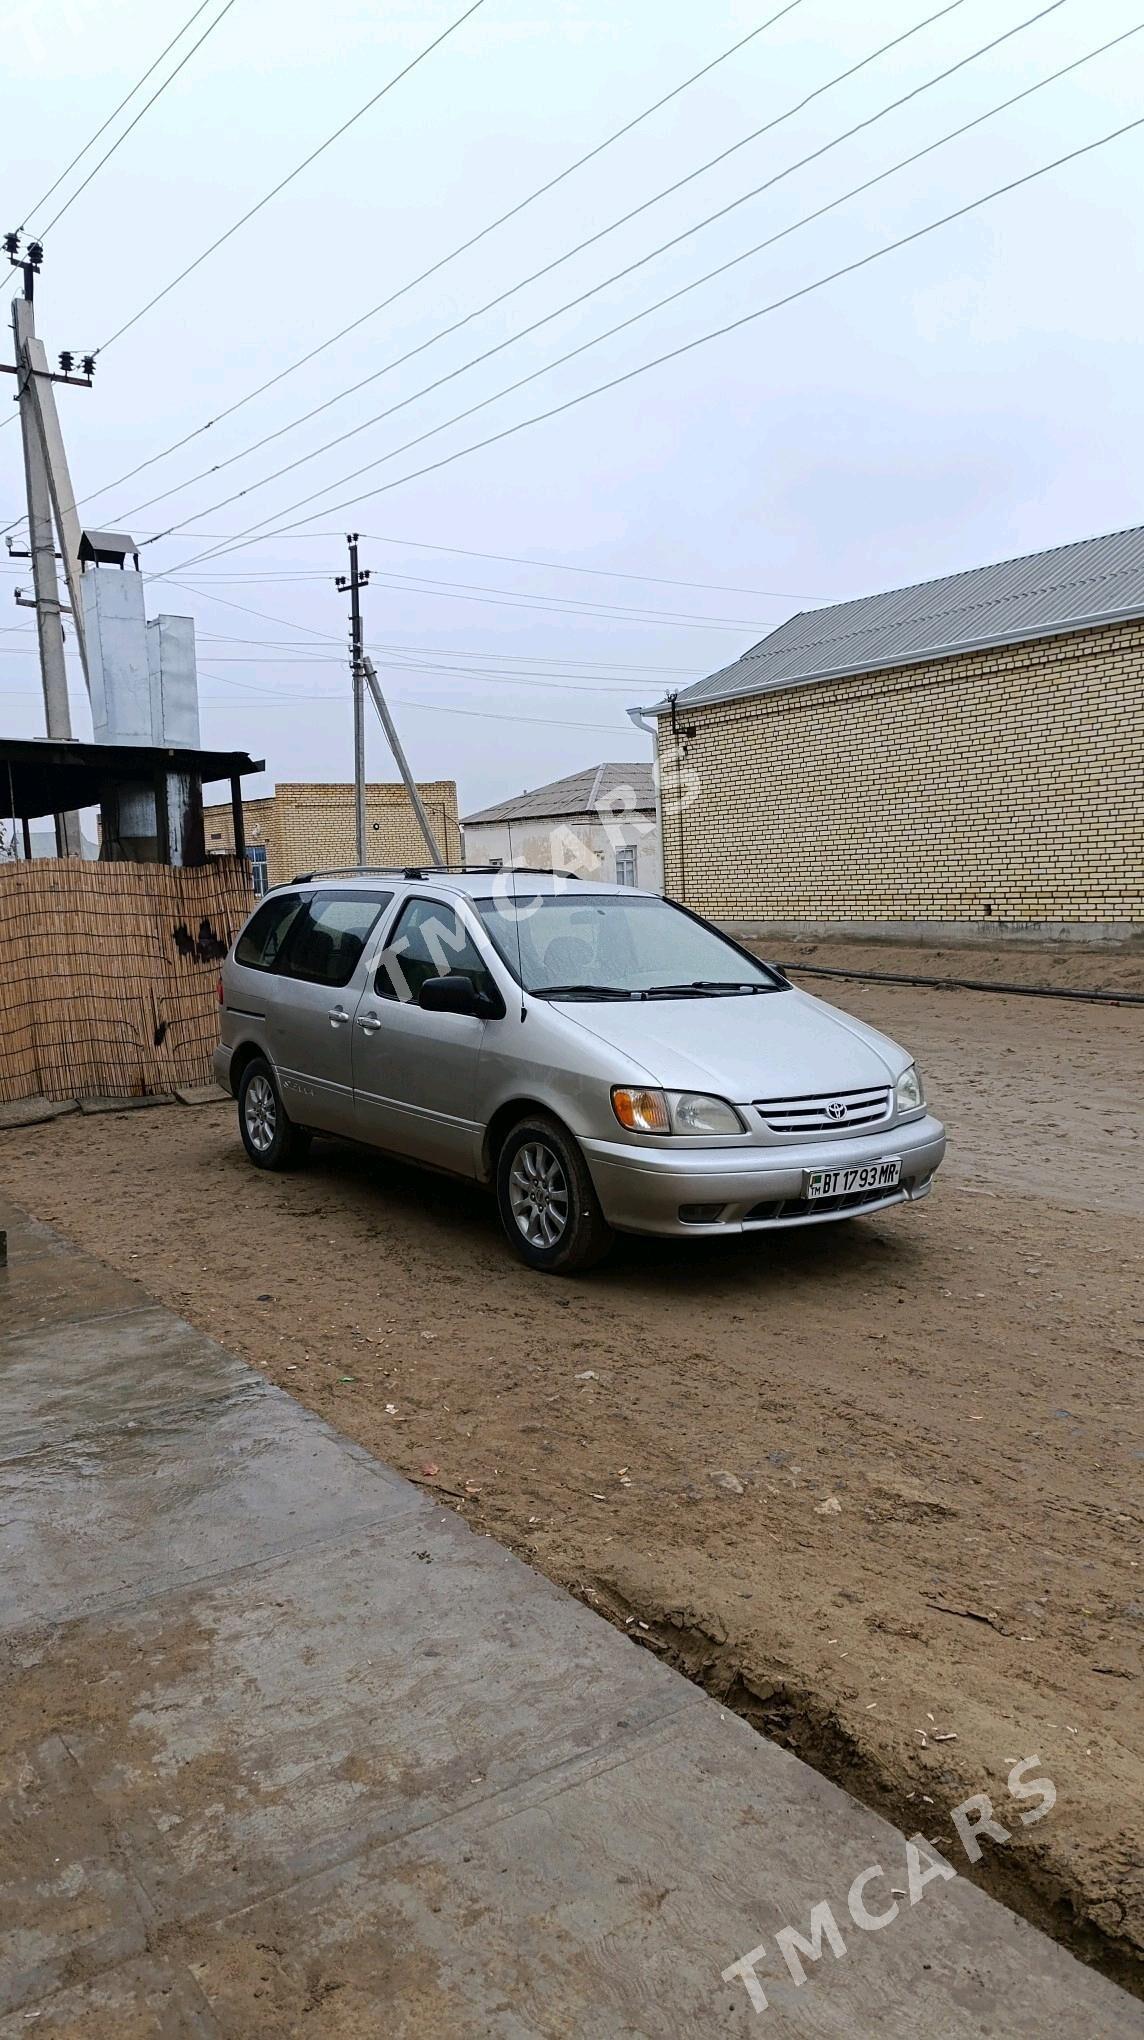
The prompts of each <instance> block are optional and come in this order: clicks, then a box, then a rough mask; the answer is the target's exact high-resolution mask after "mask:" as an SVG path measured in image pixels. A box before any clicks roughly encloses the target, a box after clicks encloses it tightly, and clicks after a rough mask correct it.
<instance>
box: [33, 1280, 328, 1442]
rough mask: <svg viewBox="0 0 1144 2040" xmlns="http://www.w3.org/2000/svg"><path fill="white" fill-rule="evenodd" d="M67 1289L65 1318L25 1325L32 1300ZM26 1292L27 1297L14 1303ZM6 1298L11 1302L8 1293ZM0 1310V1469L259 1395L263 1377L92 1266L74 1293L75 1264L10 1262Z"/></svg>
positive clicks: (133, 1287) (52, 1299)
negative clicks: (2, 1312)
mask: <svg viewBox="0 0 1144 2040" xmlns="http://www.w3.org/2000/svg"><path fill="white" fill-rule="evenodd" d="M3 1281H4V1278H3V1277H2V1276H0V1284H2V1283H3ZM69 1283H70V1285H71V1301H72V1305H73V1313H74V1314H73V1315H72V1316H71V1317H70V1318H67V1319H57V1322H55V1323H54V1324H52V1323H51V1321H50V1318H49V1321H48V1322H47V1323H42V1322H36V1321H33V1322H32V1323H29V1322H28V1321H27V1320H28V1318H29V1316H31V1315H32V1313H33V1312H34V1309H35V1304H36V1301H37V1292H38V1300H40V1301H43V1302H44V1303H46V1304H49V1305H54V1304H57V1303H60V1302H61V1301H62V1300H63V1299H64V1298H66V1296H67V1285H68V1284H69ZM25 1284H26V1285H27V1290H28V1291H31V1292H32V1294H31V1295H28V1294H27V1293H24V1294H21V1292H22V1289H23V1287H24V1285H25ZM13 1290H14V1291H15V1296H14V1297H12V1296H10V1295H9V1293H8V1292H9V1291H13ZM117 1296H118V1300H119V1307H118V1309H116V1305H115V1299H116V1297H117ZM0 1303H3V1305H4V1306H9V1305H10V1306H11V1308H10V1310H9V1314H8V1315H7V1316H6V1318H5V1326H6V1330H5V1339H4V1349H3V1362H2V1381H3V1406H4V1417H5V1423H4V1429H3V1433H2V1435H0V1460H3V1459H10V1458H22V1457H23V1456H24V1455H25V1454H26V1453H28V1452H32V1451H35V1450H36V1449H38V1448H42V1447H43V1446H46V1445H49V1444H54V1443H57V1442H59V1441H61V1440H65V1439H69V1438H76V1437H80V1436H85V1437H86V1436H87V1435H88V1434H90V1433H91V1432H93V1431H97V1430H99V1429H100V1428H101V1427H102V1426H108V1425H109V1426H112V1427H115V1426H121V1425H124V1424H126V1423H128V1422H129V1421H130V1420H131V1419H132V1418H134V1419H136V1420H138V1419H141V1418H144V1417H154V1416H156V1415H158V1414H159V1413H160V1412H162V1411H165V1410H169V1411H171V1412H172V1413H174V1412H176V1411H180V1410H185V1409H186V1408H188V1406H190V1407H197V1406H199V1405H201V1404H202V1403H204V1402H207V1401H209V1400H210V1399H212V1398H213V1397H215V1396H227V1395H233V1394H234V1393H235V1391H236V1390H242V1391H243V1392H245V1393H247V1394H249V1393H250V1392H251V1389H252V1388H253V1387H258V1388H261V1387H262V1386H263V1383H262V1380H261V1377H260V1376H256V1375H254V1374H252V1372H251V1369H250V1368H249V1367H245V1366H244V1365H243V1363H242V1361H241V1360H236V1359H235V1358H234V1355H233V1354H231V1353H228V1352H227V1351H226V1350H225V1348H224V1347H222V1346H219V1345H217V1344H216V1342H215V1341H214V1339H210V1338H208V1337H207V1336H206V1334H205V1332H197V1331H195V1330H194V1329H193V1327H192V1326H190V1325H187V1324H184V1323H183V1322H182V1321H181V1320H180V1319H179V1318H176V1317H174V1316H173V1315H172V1313H171V1312H170V1311H169V1310H163V1309H162V1308H161V1307H160V1306H158V1305H156V1304H155V1303H153V1302H152V1300H151V1298H150V1297H149V1296H148V1294H147V1292H146V1290H144V1289H141V1288H140V1287H139V1286H138V1284H137V1283H134V1282H127V1281H124V1280H123V1278H122V1277H120V1276H118V1275H115V1274H114V1273H113V1271H112V1270H111V1269H110V1268H101V1267H100V1266H99V1264H98V1262H87V1263H86V1266H85V1267H84V1270H83V1279H82V1286H79V1287H77V1284H76V1273H75V1265H74V1259H73V1257H70V1256H62V1255H61V1256H58V1257H55V1258H45V1257H43V1256H41V1257H39V1258H38V1259H36V1260H34V1261H30V1262H28V1264H27V1265H26V1267H24V1268H21V1266H20V1262H19V1259H18V1258H16V1259H15V1260H14V1261H13V1262H12V1264H11V1265H10V1266H9V1269H8V1278H7V1287H6V1288H5V1287H0ZM290 1407H291V1408H294V1407H295V1405H293V1404H292V1403H291V1405H290Z"/></svg>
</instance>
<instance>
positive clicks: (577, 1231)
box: [497, 1113, 614, 1275]
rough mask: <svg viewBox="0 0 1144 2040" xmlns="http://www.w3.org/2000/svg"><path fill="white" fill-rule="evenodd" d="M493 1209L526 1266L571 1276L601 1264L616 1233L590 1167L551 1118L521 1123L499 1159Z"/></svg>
mask: <svg viewBox="0 0 1144 2040" xmlns="http://www.w3.org/2000/svg"><path fill="white" fill-rule="evenodd" d="M497 1205H498V1207H499V1210H500V1219H501V1224H502V1226H503V1227H504V1230H505V1234H506V1236H507V1238H508V1241H509V1244H510V1246H511V1247H512V1248H513V1250H514V1252H516V1253H517V1254H518V1255H519V1256H520V1259H521V1260H522V1261H523V1262H524V1263H525V1265H526V1266H527V1267H529V1268H535V1269H537V1270H538V1271H539V1272H541V1273H543V1274H546V1275H575V1274H578V1273H579V1272H580V1270H581V1269H582V1268H592V1267H594V1266H595V1264H596V1262H597V1261H602V1260H603V1258H604V1255H605V1254H606V1253H607V1252H608V1250H609V1248H610V1247H611V1245H612V1241H613V1238H614V1234H613V1232H612V1229H611V1226H610V1225H609V1224H608V1222H607V1219H606V1218H605V1217H604V1214H603V1212H602V1211H601V1209H600V1200H599V1198H598V1197H597V1195H596V1189H595V1185H594V1184H593V1182H592V1178H591V1176H590V1175H589V1173H588V1165H587V1163H586V1162H585V1160H584V1157H583V1155H582V1154H581V1152H580V1149H579V1147H578V1145H577V1143H576V1142H575V1141H574V1140H573V1138H572V1136H571V1134H570V1133H566V1132H565V1130H564V1128H563V1127H562V1126H561V1125H560V1124H559V1122H558V1121H557V1120H555V1119H549V1118H548V1117H547V1116H546V1115H542V1114H539V1113H538V1114H537V1115H536V1116H535V1117H534V1118H531V1119H522V1120H521V1121H520V1123H519V1125H517V1126H514V1127H513V1129H512V1132H511V1133H510V1134H509V1135H508V1138H507V1139H506V1140H505V1142H504V1145H503V1146H502V1148H501V1151H500V1154H499V1156H498V1157H497Z"/></svg>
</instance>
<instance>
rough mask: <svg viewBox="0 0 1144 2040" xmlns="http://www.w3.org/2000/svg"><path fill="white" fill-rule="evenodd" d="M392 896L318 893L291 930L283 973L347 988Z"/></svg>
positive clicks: (311, 981) (282, 967)
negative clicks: (375, 925)
mask: <svg viewBox="0 0 1144 2040" xmlns="http://www.w3.org/2000/svg"><path fill="white" fill-rule="evenodd" d="M392 898H393V894H392V893H391V892H389V893H367V894H365V895H364V896H363V895H362V894H361V893H358V892H353V893H351V892H345V893H315V894H314V895H313V897H312V898H311V899H310V900H309V901H308V903H307V906H306V911H305V913H304V914H300V915H299V916H298V919H297V921H296V922H295V923H294V925H293V927H292V929H291V931H290V943H289V947H288V949H287V951H286V953H285V955H284V956H283V958H282V963H281V965H280V968H281V970H282V971H283V973H284V974H285V976H287V977H292V978H303V979H305V980H306V982H307V983H309V984H314V985H348V983H349V981H350V979H351V978H352V976H353V974H354V972H355V970H356V969H357V967H358V964H359V963H360V962H361V956H362V951H363V949H364V948H365V945H366V943H367V942H368V940H369V935H370V930H371V929H372V928H373V926H374V924H375V922H376V920H377V917H378V915H379V914H380V913H381V910H382V908H383V907H386V906H388V904H389V902H390V900H391V899H392Z"/></svg>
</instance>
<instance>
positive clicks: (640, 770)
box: [464, 762, 655, 828]
mask: <svg viewBox="0 0 1144 2040" xmlns="http://www.w3.org/2000/svg"><path fill="white" fill-rule="evenodd" d="M625 786H630V787H631V789H632V791H633V793H634V794H635V796H636V798H635V803H634V806H633V805H632V803H630V802H629V803H628V805H629V806H630V807H632V811H633V812H646V813H648V814H654V813H655V777H654V774H653V772H652V768H651V766H650V765H649V764H647V763H646V762H645V763H642V764H639V765H588V766H586V767H585V769H584V771H583V772H570V773H569V774H568V777H567V778H566V779H553V780H551V781H550V782H549V784H548V785H547V786H537V787H534V789H533V791H532V792H531V793H518V794H516V795H515V796H514V797H513V799H511V800H502V801H501V802H499V804H498V805H497V806H496V807H488V808H482V809H481V810H480V813H479V814H475V815H466V816H465V822H464V825H465V827H466V828H469V827H471V826H472V824H473V823H475V822H537V821H544V820H549V821H551V820H555V819H556V818H557V817H558V816H563V817H568V816H570V815H590V814H595V813H596V811H597V809H598V808H599V806H600V804H601V803H602V802H605V801H607V800H608V799H609V798H610V797H612V796H614V795H615V794H616V793H617V791H618V790H619V788H620V787H625Z"/></svg>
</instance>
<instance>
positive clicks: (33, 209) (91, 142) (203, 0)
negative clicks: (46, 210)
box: [20, 0, 221, 240]
mask: <svg viewBox="0 0 1144 2040" xmlns="http://www.w3.org/2000/svg"><path fill="white" fill-rule="evenodd" d="M209 6H210V0H200V4H199V5H198V6H197V7H196V8H195V11H194V13H193V14H192V15H191V16H190V17H189V19H188V20H186V21H184V23H183V26H182V27H181V29H180V30H179V31H178V34H177V35H173V36H172V37H171V40H170V42H169V43H168V44H167V46H166V49H162V50H160V51H159V54H158V56H157V57H156V59H155V61H154V63H153V64H151V65H150V66H149V67H148V69H147V70H146V71H144V73H143V76H142V77H141V78H137V79H136V81H135V83H134V85H133V86H132V87H131V90H130V92H128V93H126V94H125V95H124V97H123V98H122V99H121V100H120V102H119V104H118V106H117V107H115V108H113V110H112V112H111V113H109V114H108V116H107V119H106V120H105V121H104V123H103V126H102V127H97V128H96V131H95V133H94V134H93V135H89V137H88V139H87V141H86V142H85V143H84V145H83V147H82V149H79V150H77V151H76V154H75V155H74V156H73V157H72V159H71V162H70V163H69V164H68V165H67V166H66V168H65V169H63V170H61V171H60V174H59V176H58V177H57V178H56V181H55V183H54V184H49V186H48V188H47V190H46V191H45V192H44V193H43V194H42V196H41V197H40V198H38V199H37V200H36V203H35V205H30V206H29V207H28V209H27V211H26V213H25V214H24V217H23V219H22V220H21V221H20V232H21V233H23V232H24V229H25V227H26V226H27V224H28V221H29V220H30V219H33V218H34V217H35V215H36V214H37V213H38V212H39V210H40V207H41V206H44V205H46V204H47V202H48V200H49V198H50V197H51V196H52V193H53V192H54V191H58V190H59V188H60V185H61V184H62V183H63V181H64V178H65V177H68V176H70V174H71V172H72V171H73V170H74V169H75V166H76V164H77V163H79V162H81V161H82V159H83V158H84V156H86V154H87V152H88V150H89V149H94V147H95V145H96V143H97V141H98V140H99V138H100V136H101V135H102V134H106V132H107V130H108V128H109V127H110V126H111V123H112V121H113V120H115V119H117V118H118V116H119V115H120V114H121V113H122V112H123V109H124V107H125V106H126V105H127V103H128V101H129V100H132V99H134V97H135V94H136V93H137V92H139V91H141V89H142V87H143V86H144V85H145V84H146V83H147V80H148V78H150V77H151V75H152V73H153V72H154V71H157V70H158V68H159V65H160V64H161V63H162V61H163V59H164V57H165V56H168V55H169V54H170V52H171V51H172V50H173V49H174V47H175V44H176V43H177V42H180V41H181V40H182V38H183V36H185V35H186V33H187V30H188V29H189V28H193V27H194V24H195V22H196V21H197V20H198V18H199V16H200V14H202V13H203V12H204V11H205V10H206V8H208V7H209ZM219 18H220V20H221V16H220V17H219ZM212 26H217V23H215V24H212ZM208 33H209V31H208ZM195 47H196V48H197V47H198V45H197V44H196V46H195ZM174 75H175V74H174V72H172V74H171V76H172V77H173V76H174ZM170 82H171V80H170V78H168V80H167V84H168V85H169V84H170ZM148 103H149V104H150V102H148ZM144 111H146V108H145V109H144ZM128 133H130V129H129V130H128ZM119 139H120V141H122V140H123V136H122V135H121V136H120V138H119ZM115 146H116V148H118V146H119V143H118V142H117V143H116V145H115ZM104 160H105V161H106V158H105V159H104ZM69 203H70V201H69ZM52 224H53V226H54V224H55V222H54V221H53V222H52ZM46 231H47V229H46V228H45V232H46ZM40 239H41V240H42V239H43V236H42V235H41V236H40Z"/></svg>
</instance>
